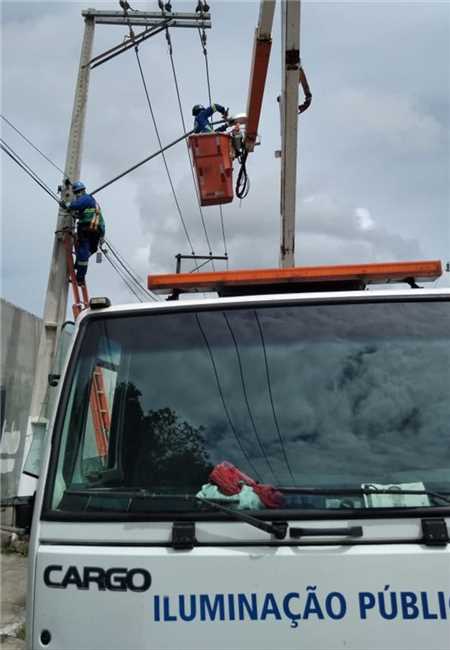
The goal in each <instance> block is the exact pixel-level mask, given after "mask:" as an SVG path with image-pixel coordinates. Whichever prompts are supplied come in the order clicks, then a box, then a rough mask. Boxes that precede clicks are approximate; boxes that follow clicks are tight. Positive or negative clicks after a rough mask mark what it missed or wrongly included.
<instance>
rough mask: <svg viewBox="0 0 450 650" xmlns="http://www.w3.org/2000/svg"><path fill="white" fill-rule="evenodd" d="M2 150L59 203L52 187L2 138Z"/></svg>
mask: <svg viewBox="0 0 450 650" xmlns="http://www.w3.org/2000/svg"><path fill="white" fill-rule="evenodd" d="M0 147H1V149H2V150H3V151H4V152H5V153H6V154H7V155H8V156H9V157H10V158H11V159H12V160H13V161H14V162H15V163H16V165H18V166H19V167H21V168H22V169H23V171H24V172H25V173H26V174H28V176H30V178H32V179H33V180H34V182H35V183H37V184H38V185H39V186H40V187H41V188H42V189H43V190H44V192H46V193H47V194H48V195H49V196H51V197H52V199H53V200H54V201H56V202H57V203H59V198H58V197H57V196H56V194H54V193H53V192H52V190H51V189H50V187H49V186H48V185H47V184H46V183H45V182H44V181H43V180H42V179H41V178H40V177H39V176H38V175H37V174H36V172H35V171H33V170H32V169H31V167H30V166H29V165H28V164H27V163H26V162H25V161H24V160H22V158H21V157H20V156H19V155H18V154H17V153H16V152H15V151H14V149H12V147H10V146H9V145H8V144H7V143H6V142H5V141H4V140H3V138H0Z"/></svg>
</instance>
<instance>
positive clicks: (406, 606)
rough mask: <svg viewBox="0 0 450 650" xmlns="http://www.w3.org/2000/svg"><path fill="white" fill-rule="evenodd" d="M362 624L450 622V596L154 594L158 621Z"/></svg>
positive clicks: (313, 591)
mask: <svg viewBox="0 0 450 650" xmlns="http://www.w3.org/2000/svg"><path fill="white" fill-rule="evenodd" d="M350 614H352V615H355V614H356V616H357V617H358V618H359V619H361V620H362V621H371V620H374V619H375V618H379V619H383V620H386V621H392V620H403V621H409V620H417V619H420V620H430V621H438V620H440V621H442V620H447V619H448V618H450V597H449V594H448V593H445V592H444V591H437V592H427V591H417V592H416V591H406V590H405V591H403V590H401V591H397V590H391V589H390V587H389V585H386V586H385V587H384V588H383V589H381V590H380V591H360V592H359V593H357V595H356V598H355V597H353V598H350V597H348V596H345V595H344V594H343V593H341V592H339V591H330V592H326V593H323V594H320V593H319V592H318V590H317V585H315V586H308V587H306V590H305V592H304V593H300V592H297V591H290V592H288V593H286V594H285V595H278V594H274V593H272V592H268V593H265V594H260V593H255V592H253V593H228V594H220V593H219V594H217V593H216V594H204V593H199V594H177V595H172V596H168V595H160V594H157V595H154V596H153V619H154V621H155V622H157V623H183V622H184V623H191V622H196V623H199V622H200V623H201V622H219V621H286V622H288V623H289V624H290V626H291V627H292V628H296V627H298V626H299V623H300V622H301V621H308V620H315V621H323V620H331V621H340V620H342V619H344V618H345V617H346V616H348V615H350Z"/></svg>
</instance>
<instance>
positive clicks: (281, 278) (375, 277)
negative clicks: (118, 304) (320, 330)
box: [148, 260, 442, 292]
mask: <svg viewBox="0 0 450 650" xmlns="http://www.w3.org/2000/svg"><path fill="white" fill-rule="evenodd" d="M441 274H442V264H441V262H440V261H439V260H433V261H424V262H392V263H381V264H348V265H343V266H303V267H301V266H300V267H294V268H287V269H250V270H241V271H224V272H219V273H216V272H214V273H212V272H209V273H175V274H166V275H149V276H148V288H149V289H152V290H153V291H157V292H158V291H161V292H167V290H172V289H179V290H181V291H215V290H217V289H218V288H220V287H222V286H232V285H235V286H238V285H241V286H242V285H247V286H251V285H258V284H259V285H261V284H267V285H270V284H284V283H289V282H291V283H301V282H330V284H331V283H332V282H333V281H345V280H362V281H364V282H366V283H368V284H369V283H379V284H380V283H381V284H386V283H389V282H400V281H403V280H405V279H406V278H414V280H416V281H417V282H424V281H432V280H436V279H437V278H438V277H439V276H440V275H441ZM330 290H332V286H330Z"/></svg>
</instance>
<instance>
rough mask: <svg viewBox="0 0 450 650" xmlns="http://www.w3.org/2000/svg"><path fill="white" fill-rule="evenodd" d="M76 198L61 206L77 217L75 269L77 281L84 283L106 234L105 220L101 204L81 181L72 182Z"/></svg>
mask: <svg viewBox="0 0 450 650" xmlns="http://www.w3.org/2000/svg"><path fill="white" fill-rule="evenodd" d="M72 192H73V194H74V199H73V201H71V203H69V205H66V204H65V203H64V202H63V201H62V202H61V207H63V208H64V209H66V210H69V211H70V212H72V213H73V217H74V219H77V221H78V223H77V235H76V239H75V255H76V260H75V271H76V276H77V282H78V284H79V285H83V284H84V282H85V277H86V273H87V269H88V263H89V257H90V256H91V255H93V254H94V253H95V252H96V251H97V249H98V245H99V242H100V240H101V239H103V238H104V236H105V221H104V219H103V215H102V211H101V209H100V206H99V204H98V203H97V201H96V200H95V199H94V197H93V196H91V194H88V193H87V192H86V186H85V185H84V183H82V182H81V181H75V182H74V183H72Z"/></svg>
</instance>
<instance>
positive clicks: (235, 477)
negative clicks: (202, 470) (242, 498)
mask: <svg viewBox="0 0 450 650" xmlns="http://www.w3.org/2000/svg"><path fill="white" fill-rule="evenodd" d="M209 481H210V482H211V483H214V485H217V487H218V488H219V490H220V491H221V492H223V494H226V495H227V496H231V495H233V494H238V493H239V492H240V491H241V489H242V486H243V485H249V486H250V487H251V488H253V490H254V492H255V493H256V494H257V495H258V497H259V498H260V499H261V501H262V502H263V504H264V505H265V506H266V508H280V507H281V506H282V505H283V495H282V494H281V492H278V490H276V489H275V488H274V487H272V486H271V485H263V484H262V483H257V482H256V481H255V480H254V479H252V478H251V477H250V476H248V475H247V474H244V472H241V470H240V469H238V468H237V467H235V466H234V465H233V464H232V463H229V462H228V461H226V460H224V461H223V462H222V463H219V465H216V466H215V467H214V469H213V471H212V472H211V474H210V475H209Z"/></svg>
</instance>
